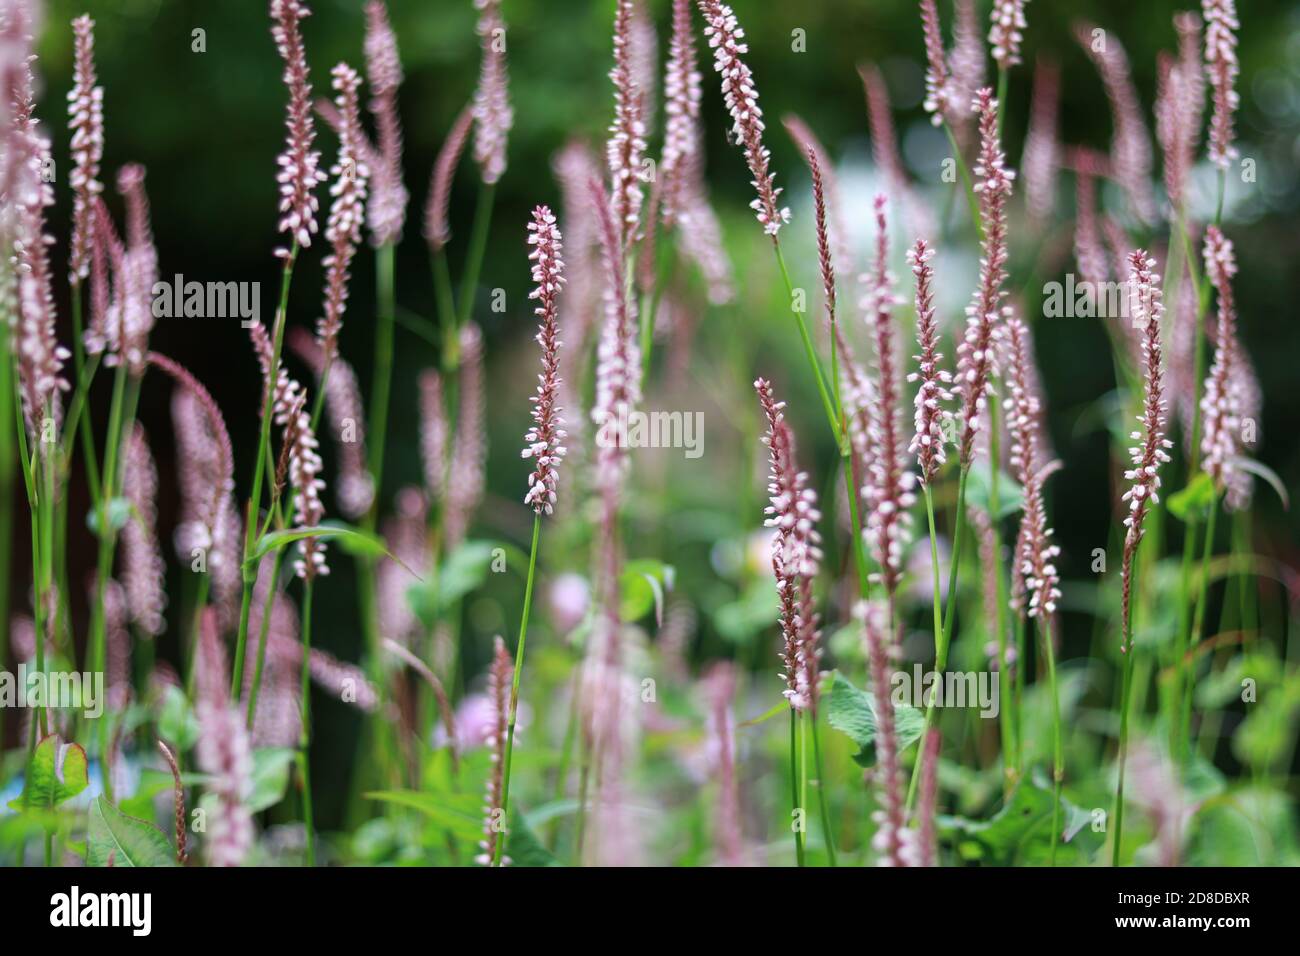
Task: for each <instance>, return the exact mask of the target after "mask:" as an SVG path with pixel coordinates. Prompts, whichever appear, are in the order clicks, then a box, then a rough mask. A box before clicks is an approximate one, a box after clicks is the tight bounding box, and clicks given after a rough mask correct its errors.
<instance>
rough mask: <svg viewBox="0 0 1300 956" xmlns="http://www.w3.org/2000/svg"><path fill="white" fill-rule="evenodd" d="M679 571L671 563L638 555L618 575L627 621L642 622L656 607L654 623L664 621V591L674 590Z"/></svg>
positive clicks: (624, 614)
mask: <svg viewBox="0 0 1300 956" xmlns="http://www.w3.org/2000/svg"><path fill="white" fill-rule="evenodd" d="M675 576H676V572H675V570H674V568H673V566H672V565H670V564H664V563H663V562H662V561H656V560H655V559H653V558H638V559H636V560H635V561H629V562H627V564H626V565H624V567H623V574H622V575H621V576H620V578H619V591H620V593H621V594H622V605H621V608H620V614H621V616H622V618H623V620H624V621H628V622H632V621H639V620H641V618H643V617H645V616H646V614H647V613H649V611H650V610H651V608H653V609H654V612H655V623H656V624H662V623H663V614H664V594H665V593H666V592H668V591H671V590H672V587H673V581H674V578H675Z"/></svg>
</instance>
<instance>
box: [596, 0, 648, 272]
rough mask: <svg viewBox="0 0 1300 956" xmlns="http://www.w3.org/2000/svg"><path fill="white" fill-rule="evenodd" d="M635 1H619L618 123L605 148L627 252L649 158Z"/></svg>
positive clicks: (615, 74)
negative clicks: (636, 58) (637, 72)
mask: <svg viewBox="0 0 1300 956" xmlns="http://www.w3.org/2000/svg"><path fill="white" fill-rule="evenodd" d="M632 18H633V2H632V0H618V6H617V7H616V8H615V14H614V68H613V69H612V70H611V71H610V74H609V78H610V80H611V81H613V84H614V122H613V125H611V126H610V128H609V133H610V138H609V142H608V143H607V144H606V146H605V157H606V162H607V164H608V166H609V178H610V192H611V196H610V201H611V203H612V204H613V212H614V224H615V226H616V227H617V229H618V239H619V248H620V249H621V250H624V254H626V250H627V247H628V244H629V243H630V242H631V241H632V240H633V239H634V238H635V237H636V233H637V229H638V227H639V225H640V222H641V205H642V202H643V201H644V196H643V194H642V190H641V163H642V159H643V157H644V155H645V123H644V121H643V115H644V108H645V104H644V102H643V99H642V96H643V94H642V91H641V90H640V89H639V88H638V87H637V83H636V79H635V77H634V75H633V68H632V66H633V65H632V49H631V47H632V45H633V44H632V37H631V30H632Z"/></svg>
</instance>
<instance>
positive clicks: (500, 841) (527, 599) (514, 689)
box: [492, 511, 542, 866]
mask: <svg viewBox="0 0 1300 956" xmlns="http://www.w3.org/2000/svg"><path fill="white" fill-rule="evenodd" d="M541 534H542V513H541V512H540V511H539V512H537V513H536V514H535V515H534V516H533V544H532V548H531V549H530V550H529V553H528V583H527V585H525V587H524V612H523V615H522V617H521V618H520V621H519V646H518V647H517V648H516V649H515V674H514V679H513V680H512V681H511V683H510V718H509V721H508V723H507V724H506V750H505V756H504V758H503V759H502V762H501V819H502V824H503V828H502V830H501V832H500V833H498V834H497V838H496V840H495V841H494V844H495V847H494V850H493V853H492V865H493V866H500V865H501V850H502V847H503V846H504V844H505V842H506V841H505V836H506V834H507V833H508V832H509V831H508V830H507V829H505V827H504V824H508V823H509V821H510V765H511V759H512V758H513V756H514V752H515V718H516V716H517V715H518V712H519V675H520V674H521V673H522V672H523V669H524V641H525V639H526V638H527V637H528V613H529V611H530V610H531V609H532V606H533V581H534V580H535V578H536V574H537V542H538V540H539V539H540V538H541Z"/></svg>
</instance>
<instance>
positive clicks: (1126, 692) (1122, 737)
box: [1110, 611, 1136, 866]
mask: <svg viewBox="0 0 1300 956" xmlns="http://www.w3.org/2000/svg"><path fill="white" fill-rule="evenodd" d="M1130 614H1131V611H1130ZM1130 626H1131V625H1130V624H1129V623H1127V622H1126V624H1125V630H1126V631H1128V630H1129V627H1130ZM1130 638H1131V635H1129V634H1126V635H1125V647H1124V684H1123V689H1122V690H1121V691H1120V704H1119V756H1118V758H1117V759H1118V760H1119V782H1118V783H1117V784H1116V786H1115V813H1114V816H1115V842H1114V844H1113V846H1112V847H1111V857H1110V865H1111V866H1119V859H1120V841H1121V840H1122V839H1123V834H1124V763H1125V760H1126V758H1127V757H1128V712H1129V710H1130V708H1131V703H1130V701H1131V700H1132V696H1133V658H1134V656H1136V655H1135V654H1134V650H1133V647H1132V644H1131V640H1130Z"/></svg>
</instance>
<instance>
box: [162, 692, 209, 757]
mask: <svg viewBox="0 0 1300 956" xmlns="http://www.w3.org/2000/svg"><path fill="white" fill-rule="evenodd" d="M158 735H159V736H160V737H162V738H163V739H164V740H167V741H170V742H171V743H172V744H173V745H174V746H175V747H176V749H177V750H178V751H180V752H182V753H183V752H184V751H186V750H189V749H190V748H191V747H193V746H194V744H195V743H196V742H197V741H198V739H199V719H198V717H196V716H195V715H194V708H193V707H191V706H190V702H189V700H188V699H187V698H186V696H185V692H184V691H183V690H181V689H180V688H179V687H168V688H167V690H166V692H165V693H164V694H163V699H162V707H161V708H160V709H159V713H158Z"/></svg>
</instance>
